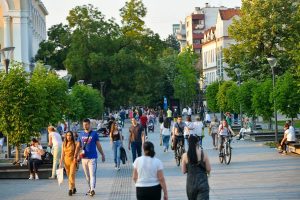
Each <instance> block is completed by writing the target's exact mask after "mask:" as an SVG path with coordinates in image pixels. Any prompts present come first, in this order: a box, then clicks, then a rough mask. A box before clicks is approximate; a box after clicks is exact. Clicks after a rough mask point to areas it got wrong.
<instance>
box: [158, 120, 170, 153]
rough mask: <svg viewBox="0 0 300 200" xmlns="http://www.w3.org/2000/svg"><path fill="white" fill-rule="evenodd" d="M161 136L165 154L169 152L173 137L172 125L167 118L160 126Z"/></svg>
mask: <svg viewBox="0 0 300 200" xmlns="http://www.w3.org/2000/svg"><path fill="white" fill-rule="evenodd" d="M160 134H161V136H162V142H163V146H164V152H167V151H168V150H169V141H170V135H171V123H170V121H169V120H168V119H167V118H166V119H165V120H164V122H163V123H162V124H161V125H160Z"/></svg>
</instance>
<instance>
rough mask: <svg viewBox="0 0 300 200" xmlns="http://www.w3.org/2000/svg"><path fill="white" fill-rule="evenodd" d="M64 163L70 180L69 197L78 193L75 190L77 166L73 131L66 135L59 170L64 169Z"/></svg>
mask: <svg viewBox="0 0 300 200" xmlns="http://www.w3.org/2000/svg"><path fill="white" fill-rule="evenodd" d="M62 162H64V165H65V169H66V172H67V176H68V179H69V196H72V194H75V193H76V188H75V174H76V164H77V161H76V159H75V138H74V135H73V132H72V131H68V132H67V133H66V138H65V140H64V143H63V145H62V153H61V159H60V165H59V168H61V167H62Z"/></svg>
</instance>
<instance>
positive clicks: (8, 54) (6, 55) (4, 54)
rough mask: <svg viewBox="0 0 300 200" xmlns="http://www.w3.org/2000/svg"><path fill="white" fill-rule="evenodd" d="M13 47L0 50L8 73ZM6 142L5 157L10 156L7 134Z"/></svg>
mask: <svg viewBox="0 0 300 200" xmlns="http://www.w3.org/2000/svg"><path fill="white" fill-rule="evenodd" d="M14 49H15V47H5V48H3V49H1V50H0V52H1V54H2V57H3V58H4V64H5V72H6V74H8V66H9V62H10V57H11V54H12V53H13V52H14ZM6 144H7V158H10V146H9V142H8V136H7V137H6Z"/></svg>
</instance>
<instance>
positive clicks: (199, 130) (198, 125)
mask: <svg viewBox="0 0 300 200" xmlns="http://www.w3.org/2000/svg"><path fill="white" fill-rule="evenodd" d="M193 126H194V128H195V129H194V130H193V134H194V135H198V136H201V135H202V128H203V123H202V122H201V121H196V122H194V125H193Z"/></svg>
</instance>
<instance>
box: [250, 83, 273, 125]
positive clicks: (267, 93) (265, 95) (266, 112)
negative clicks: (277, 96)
mask: <svg viewBox="0 0 300 200" xmlns="http://www.w3.org/2000/svg"><path fill="white" fill-rule="evenodd" d="M253 89H254V91H253V96H252V107H253V109H254V111H255V113H256V115H257V116H262V118H263V119H264V120H265V121H268V120H270V119H271V117H272V116H273V102H272V101H271V92H272V80H271V79H266V80H265V81H264V82H261V83H259V84H257V86H256V87H255V88H253Z"/></svg>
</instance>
